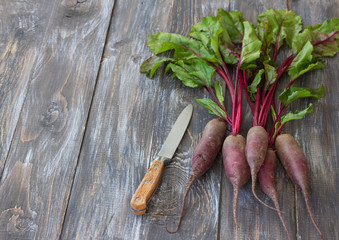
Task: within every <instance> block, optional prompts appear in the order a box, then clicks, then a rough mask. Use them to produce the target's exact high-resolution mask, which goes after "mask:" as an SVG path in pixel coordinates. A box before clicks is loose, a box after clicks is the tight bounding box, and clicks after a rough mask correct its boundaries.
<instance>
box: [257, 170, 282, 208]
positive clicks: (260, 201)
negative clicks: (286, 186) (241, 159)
mask: <svg viewBox="0 0 339 240" xmlns="http://www.w3.org/2000/svg"><path fill="white" fill-rule="evenodd" d="M255 176H256V175H255ZM256 181H257V178H256V177H253V175H252V192H253V195H254V197H255V198H256V199H257V200H258V201H259V202H260V203H261V204H263V205H264V206H265V207H268V208H269V209H272V210H275V211H277V209H276V208H274V207H271V206H269V205H267V204H266V203H264V202H263V201H262V200H261V199H260V198H259V197H258V196H257V193H256V192H255V185H256V184H255V183H256Z"/></svg>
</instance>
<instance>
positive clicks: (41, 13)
mask: <svg viewBox="0 0 339 240" xmlns="http://www.w3.org/2000/svg"><path fill="white" fill-rule="evenodd" d="M53 5H54V1H47V0H44V1H39V2H36V1H30V0H29V1H24V2H23V1H2V2H1V3H0V39H1V41H0V177H1V174H2V171H3V167H4V165H5V161H6V158H7V154H8V151H9V148H10V145H11V141H12V138H13V134H14V131H15V128H16V125H17V122H18V119H19V116H20V112H21V108H22V105H23V103H24V99H25V97H26V94H27V91H28V87H29V83H30V79H31V75H32V73H33V71H34V69H33V65H34V62H35V60H36V58H37V56H38V54H39V49H40V48H41V42H42V41H43V38H44V36H45V32H46V29H47V25H48V21H49V18H50V12H51V11H52V8H53Z"/></svg>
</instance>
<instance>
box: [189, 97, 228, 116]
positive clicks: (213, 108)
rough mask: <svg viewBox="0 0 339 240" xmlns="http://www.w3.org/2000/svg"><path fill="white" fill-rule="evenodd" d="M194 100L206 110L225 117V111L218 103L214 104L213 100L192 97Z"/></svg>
mask: <svg viewBox="0 0 339 240" xmlns="http://www.w3.org/2000/svg"><path fill="white" fill-rule="evenodd" d="M194 100H195V101H197V102H198V103H199V105H201V106H202V107H204V108H206V109H208V112H209V113H211V114H213V115H216V116H218V117H220V118H223V119H226V118H227V116H226V113H225V111H223V110H222V109H221V108H220V107H219V106H218V104H216V103H215V102H213V101H212V100H211V99H209V98H203V99H197V98H195V99H194Z"/></svg>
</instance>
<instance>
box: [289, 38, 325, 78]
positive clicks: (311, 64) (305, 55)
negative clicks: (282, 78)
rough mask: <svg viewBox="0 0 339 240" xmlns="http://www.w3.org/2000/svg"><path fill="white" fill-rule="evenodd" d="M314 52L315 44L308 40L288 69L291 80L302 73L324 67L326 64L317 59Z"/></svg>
mask: <svg viewBox="0 0 339 240" xmlns="http://www.w3.org/2000/svg"><path fill="white" fill-rule="evenodd" d="M312 52H313V46H312V44H311V42H310V41H307V42H306V44H305V45H304V46H303V48H302V49H301V50H300V51H299V53H298V54H297V55H296V57H295V58H294V59H293V61H292V63H291V66H290V68H289V70H288V75H289V76H290V81H292V80H294V79H296V78H298V77H300V76H301V75H303V74H305V73H306V72H309V71H311V70H314V69H322V68H324V64H322V63H321V62H320V61H318V60H316V59H315V58H314V56H313V55H312Z"/></svg>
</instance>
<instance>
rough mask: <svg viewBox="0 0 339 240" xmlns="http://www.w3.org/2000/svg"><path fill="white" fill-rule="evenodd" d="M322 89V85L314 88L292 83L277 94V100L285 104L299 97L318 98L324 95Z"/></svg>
mask: <svg viewBox="0 0 339 240" xmlns="http://www.w3.org/2000/svg"><path fill="white" fill-rule="evenodd" d="M324 91H325V89H324V86H323V85H321V86H320V87H319V88H316V89H312V88H305V87H297V86H294V85H292V86H291V87H289V88H287V89H285V90H284V91H283V92H282V93H281V94H280V95H279V100H280V101H281V102H282V104H283V105H284V106H287V105H289V104H291V103H292V102H294V101H295V100H297V99H299V98H306V97H314V98H317V99H320V98H322V97H323V96H324Z"/></svg>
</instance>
